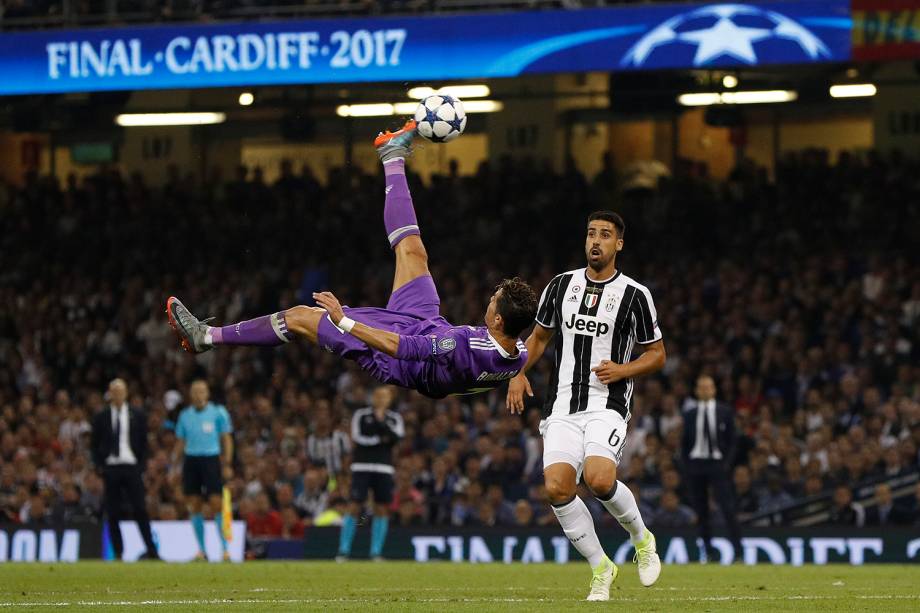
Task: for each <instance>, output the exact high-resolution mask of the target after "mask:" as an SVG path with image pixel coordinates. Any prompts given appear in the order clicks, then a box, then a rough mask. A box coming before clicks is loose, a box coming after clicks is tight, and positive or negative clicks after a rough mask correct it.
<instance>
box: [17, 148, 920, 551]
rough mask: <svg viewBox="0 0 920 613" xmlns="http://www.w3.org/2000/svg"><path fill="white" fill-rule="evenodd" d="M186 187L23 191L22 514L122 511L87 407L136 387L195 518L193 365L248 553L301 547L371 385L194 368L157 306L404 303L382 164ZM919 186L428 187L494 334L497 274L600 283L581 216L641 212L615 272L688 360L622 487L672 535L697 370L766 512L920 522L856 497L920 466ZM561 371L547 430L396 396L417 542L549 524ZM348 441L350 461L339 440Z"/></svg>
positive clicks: (329, 359) (472, 296) (219, 360)
mask: <svg viewBox="0 0 920 613" xmlns="http://www.w3.org/2000/svg"><path fill="white" fill-rule="evenodd" d="M410 167H411V164H410ZM174 170H175V172H173V174H172V177H171V179H170V180H169V181H168V182H167V184H166V185H165V186H164V187H162V188H152V187H150V186H148V185H146V184H145V182H144V180H143V178H142V177H141V176H140V175H133V176H130V177H124V176H122V175H121V174H120V173H119V172H118V171H116V170H106V169H104V170H100V171H99V172H98V173H97V174H95V175H93V176H89V177H86V178H85V179H83V180H80V181H78V180H76V179H75V178H70V179H69V180H68V181H66V182H65V184H64V185H58V183H57V182H56V181H55V180H53V179H52V178H49V177H40V176H37V175H35V174H29V175H28V176H26V177H25V180H24V183H23V185H22V186H19V187H13V186H11V185H5V186H2V189H0V253H2V254H3V262H4V265H3V266H2V268H0V521H12V522H39V523H41V522H45V523H53V522H56V521H61V520H73V519H77V518H85V519H89V520H92V519H93V518H98V516H99V514H100V508H101V496H102V482H101V479H100V478H99V477H98V476H97V474H96V472H95V470H94V467H93V466H92V464H91V462H90V460H89V454H88V448H87V447H88V431H89V420H90V419H91V416H92V415H93V414H94V412H96V411H98V410H100V408H101V407H102V406H103V403H104V398H103V393H104V391H105V389H106V385H107V383H108V381H109V380H110V379H111V378H112V377H115V376H120V377H123V378H124V379H125V380H126V381H127V382H128V385H129V397H130V402H131V404H132V405H135V406H138V407H142V408H143V409H145V410H146V412H147V415H148V419H149V431H150V446H151V453H150V461H149V464H148V467H147V471H146V477H145V479H146V482H147V486H148V487H147V492H148V507H149V511H150V515H151V517H152V518H154V519H157V518H159V519H170V518H177V517H179V518H181V517H186V516H187V510H186V508H185V504H184V501H183V498H182V494H181V479H180V478H179V475H178V474H177V470H176V468H177V467H175V466H172V465H171V462H172V449H173V446H174V444H175V441H176V438H175V433H174V424H175V419H176V417H177V414H178V411H179V410H181V408H182V407H184V406H186V405H187V402H188V401H187V388H188V384H189V383H190V381H191V380H192V379H193V378H195V377H204V378H205V379H206V380H207V381H209V383H210V387H211V392H212V396H213V398H214V399H215V400H217V401H219V402H221V403H223V404H225V405H226V407H227V409H228V410H229V412H230V415H231V417H232V420H233V426H234V438H235V446H236V449H237V452H236V460H235V476H234V478H233V479H232V481H231V482H230V487H231V489H232V490H233V493H234V501H235V505H236V508H235V513H236V515H237V516H238V517H241V518H243V519H245V520H246V521H247V522H248V525H249V529H250V534H251V535H252V536H256V537H258V536H294V537H296V536H299V535H301V534H303V532H304V530H305V528H308V527H309V526H310V525H314V524H320V525H321V524H329V523H333V524H334V523H335V522H336V519H337V517H338V516H339V514H340V513H341V512H342V511H343V509H344V503H345V497H346V494H347V492H348V491H349V490H348V482H349V474H348V462H347V446H348V433H349V430H350V423H349V421H350V415H351V412H352V411H353V410H355V409H357V408H359V407H363V406H366V405H367V404H368V396H369V393H370V391H371V390H372V389H373V384H372V381H370V380H369V379H368V378H367V377H366V376H365V375H364V374H363V373H361V372H360V371H359V370H358V369H356V368H355V367H354V366H353V365H352V364H350V363H347V362H343V361H341V360H339V359H338V358H336V357H334V356H331V355H329V354H326V353H324V352H323V351H321V350H317V349H315V348H313V347H311V346H308V345H307V344H302V343H291V344H290V345H287V346H284V347H281V348H278V349H257V348H222V349H220V350H216V351H211V352H209V353H205V354H202V355H201V356H197V357H193V356H190V355H188V354H186V353H184V352H182V351H180V350H179V347H178V344H177V343H176V340H175V338H174V337H173V335H172V332H171V330H170V329H169V328H168V326H167V324H166V318H165V315H164V313H163V308H164V301H165V298H166V297H167V296H168V295H170V294H176V295H179V296H182V298H183V300H184V301H185V302H186V304H187V305H189V307H190V308H192V310H193V311H195V312H196V313H197V314H199V315H213V316H216V317H217V321H218V322H221V323H223V322H229V321H236V320H239V319H242V318H245V317H248V316H255V315H258V314H263V313H267V312H272V311H276V310H278V309H280V308H284V307H287V306H290V305H294V304H297V303H302V302H308V301H307V300H306V299H305V297H309V296H310V295H311V292H312V291H313V290H314V289H318V288H324V289H333V290H334V291H336V293H337V295H338V296H339V297H340V298H342V299H343V302H347V303H350V304H354V305H360V304H367V305H382V304H384V303H385V302H386V297H387V293H388V290H389V287H390V283H391V276H392V265H391V258H392V256H391V255H390V253H389V249H388V246H387V243H386V240H385V236H384V231H383V225H382V222H381V216H382V205H383V197H382V193H383V190H382V177H381V176H370V175H365V174H361V173H360V172H357V171H351V172H345V171H344V170H341V169H340V170H337V171H334V172H332V173H331V174H330V176H329V177H328V178H325V179H324V181H322V182H321V181H319V180H318V179H317V178H315V177H314V176H312V175H311V174H310V173H309V171H307V170H304V171H303V172H300V173H298V172H295V170H294V169H293V168H291V166H290V165H289V164H288V165H284V167H283V169H282V175H281V177H280V178H279V179H278V180H277V181H276V182H275V183H274V184H271V185H269V184H266V183H265V182H264V181H263V179H262V174H261V172H260V170H259V169H246V168H240V169H239V171H238V173H237V174H236V176H235V177H233V178H232V179H230V180H229V181H225V180H223V179H222V178H221V177H220V175H219V173H216V172H215V173H213V174H212V175H210V176H209V177H208V178H206V179H204V180H200V179H199V178H198V177H196V176H194V175H192V174H188V175H182V174H181V173H180V172H179V171H178V169H174ZM917 177H920V163H918V161H916V160H910V159H907V158H906V157H904V156H901V155H896V154H895V155H888V156H882V155H880V154H876V153H874V152H870V153H869V154H867V155H863V156H856V155H849V154H843V155H841V156H840V158H839V159H838V160H835V161H834V163H831V161H830V160H829V158H828V156H827V154H826V153H825V152H822V151H807V152H802V153H800V154H794V155H790V156H788V157H787V158H786V159H784V160H783V162H782V164H780V166H779V167H778V168H777V169H776V172H775V178H769V177H768V175H767V173H766V172H765V171H764V170H762V169H759V168H757V167H756V166H754V165H753V164H751V163H749V162H743V163H741V164H740V165H739V166H738V167H737V168H736V169H735V171H734V172H733V173H732V174H731V176H730V178H729V179H728V180H727V181H723V182H717V181H714V180H711V179H710V178H709V177H708V176H707V173H706V168H705V166H704V165H701V164H699V163H693V162H689V161H682V162H679V163H678V164H677V165H676V166H675V168H674V172H673V175H672V176H669V177H666V178H664V179H662V181H661V184H660V185H659V186H658V187H657V188H656V189H652V190H649V189H629V185H628V184H624V183H623V180H622V178H621V174H620V173H618V172H617V171H616V168H615V166H614V164H613V161H612V160H610V159H606V160H605V166H604V170H603V171H602V172H601V173H600V174H598V175H597V176H596V177H593V178H591V179H590V180H588V179H586V178H585V177H584V176H582V174H580V173H579V172H578V171H577V170H576V169H575V167H574V164H569V165H568V169H567V170H565V171H564V172H562V173H558V174H557V173H554V172H552V170H551V169H550V168H549V167H548V166H547V165H546V163H544V162H539V161H536V160H519V161H512V160H510V159H505V160H502V161H501V162H499V163H497V164H493V165H489V164H485V163H484V164H483V165H482V166H481V167H480V169H479V171H478V173H477V174H476V175H475V176H469V177H463V176H458V175H457V174H456V173H455V172H450V173H448V174H446V175H443V176H435V177H434V178H433V179H432V181H431V182H430V184H428V185H423V184H422V183H421V182H420V181H419V180H418V178H417V177H414V176H413V177H410V181H411V184H412V189H413V195H414V198H415V201H416V208H417V210H418V213H419V221H420V224H421V227H422V231H423V236H424V237H425V239H426V243H427V245H428V248H429V253H430V259H431V266H432V270H433V274H434V276H435V279H436V281H437V283H438V286H439V290H440V294H441V297H442V311H443V314H444V315H445V316H446V317H447V318H448V319H449V320H451V321H453V322H455V323H464V322H468V323H474V322H477V321H479V320H480V319H481V317H482V315H483V313H482V310H483V307H484V305H485V304H486V297H487V296H488V295H489V293H490V291H491V288H492V287H493V286H494V285H495V283H496V282H497V281H499V280H500V279H501V278H502V277H503V276H509V275H519V276H521V277H523V278H525V279H527V280H529V281H530V282H531V283H533V284H534V285H535V286H539V287H541V288H542V287H543V285H544V284H545V283H546V282H547V281H548V280H549V279H550V278H551V277H552V276H553V275H554V274H555V273H557V272H560V271H562V270H566V269H571V268H577V267H580V266H582V265H583V261H584V255H583V251H582V245H583V232H584V230H583V228H584V220H585V217H586V214H587V213H588V212H589V211H591V210H593V209H595V208H599V207H612V208H615V209H617V210H619V211H620V212H622V214H623V215H624V217H625V219H626V222H627V230H626V236H625V240H626V249H625V251H624V252H623V253H622V254H621V258H620V260H619V266H620V268H621V269H622V270H624V271H625V272H626V273H627V274H630V275H632V276H634V277H636V278H638V279H641V280H643V281H645V282H647V283H648V284H649V285H650V289H651V291H652V293H653V296H654V297H655V300H656V303H657V309H658V313H659V315H660V320H661V329H662V331H663V333H664V337H665V342H666V346H667V349H668V362H667V365H666V367H665V370H664V371H663V372H662V373H660V374H659V375H657V376H654V377H651V378H649V379H646V380H643V381H640V382H638V384H637V386H636V391H635V395H634V408H633V417H632V421H631V428H630V435H629V436H630V438H629V439H628V444H627V451H626V454H625V457H624V460H623V465H622V467H621V475H622V477H621V478H623V479H624V480H625V481H626V482H627V483H628V484H629V485H630V487H631V488H634V490H635V492H636V494H637V498H638V499H639V500H641V507H642V510H643V514H644V516H645V518H646V521H647V523H649V524H650V525H651V526H665V527H668V526H684V525H689V524H691V523H693V522H694V517H693V515H692V512H691V511H690V510H689V508H688V504H687V492H686V491H685V488H684V486H683V484H682V479H681V472H680V466H679V462H678V460H677V458H679V453H678V452H679V450H678V448H677V446H678V445H679V441H680V436H679V432H680V428H681V406H682V403H683V402H684V401H685V400H686V399H687V398H688V397H689V396H690V395H691V393H692V390H693V381H694V379H695V377H696V376H698V375H699V374H700V373H708V374H711V375H712V376H713V377H714V378H715V380H716V382H717V384H718V387H719V397H720V398H721V399H723V400H724V401H726V402H728V403H730V404H731V405H732V406H733V407H734V408H735V409H736V411H737V423H738V425H739V427H740V429H741V431H742V436H741V437H740V442H739V445H738V449H737V454H736V456H735V458H734V462H735V465H736V468H735V472H734V480H735V486H736V490H737V493H738V497H739V505H740V511H741V512H742V517H745V516H750V515H752V514H757V513H764V512H770V511H775V510H777V509H780V508H782V507H783V506H784V505H787V504H789V503H791V502H792V501H794V500H797V499H801V498H802V497H807V496H814V495H821V494H824V495H827V496H829V497H830V496H832V498H833V505H834V506H833V508H832V510H831V513H830V516H829V520H828V521H830V522H833V523H847V524H859V523H864V522H865V523H872V522H879V523H880V522H889V523H890V522H894V523H905V522H907V523H910V522H913V523H915V524H916V522H917V521H918V519H917V518H920V487H918V488H917V490H916V492H915V493H913V495H911V496H908V497H902V498H901V499H900V500H898V501H895V502H894V503H892V504H891V505H888V508H890V509H893V510H892V511H891V512H890V513H889V512H887V511H886V513H885V514H884V516H882V515H880V514H877V513H876V514H865V513H861V512H860V511H861V509H860V508H859V507H858V506H854V504H853V497H854V488H855V487H856V486H857V485H859V484H864V483H872V482H873V481H874V480H877V479H879V478H881V477H884V476H892V475H899V474H906V473H909V472H910V471H916V470H917V469H918V457H920V456H918V450H920V267H918V261H917V254H916V249H915V246H916V245H917V244H918V243H920V236H918V232H920V208H918V207H920V205H918V203H920V181H918V180H917ZM550 362H551V360H549V359H544V360H543V361H542V362H541V363H540V364H539V365H538V367H536V368H535V369H534V370H533V371H532V376H531V381H532V382H533V383H534V385H535V391H536V398H535V399H533V400H532V401H531V404H530V408H529V410H528V411H527V412H526V414H525V416H524V417H523V418H521V417H517V416H514V417H512V416H510V415H509V414H508V413H507V411H506V410H505V407H504V395H503V394H504V389H503V388H500V389H499V390H496V391H495V392H492V393H490V394H488V395H480V396H461V397H449V398H446V399H444V400H441V401H432V400H428V399H425V398H423V397H421V396H419V395H417V394H415V393H409V392H405V391H402V392H400V394H399V395H398V399H397V403H396V408H397V409H398V410H399V411H400V412H401V414H402V416H403V418H404V420H405V424H406V436H405V438H404V439H402V441H401V442H400V443H399V445H398V447H397V450H396V467H397V470H396V477H395V480H396V495H395V498H394V501H393V503H392V505H391V510H392V512H393V514H394V517H395V518H396V519H395V523H396V524H397V525H432V524H442V525H443V524H450V525H481V526H490V525H495V524H498V525H518V526H531V525H544V524H549V523H552V522H554V521H555V518H554V515H553V514H552V513H551V512H549V508H548V506H547V504H546V503H545V501H544V497H543V492H542V491H541V490H542V486H541V476H542V474H541V471H542V466H541V439H540V436H539V434H538V422H539V420H540V412H539V402H538V401H539V399H540V397H542V395H543V392H544V390H545V389H546V384H547V380H548V378H549V372H550V368H551V364H550ZM332 439H334V440H336V441H339V442H340V444H338V445H326V444H322V443H323V442H324V441H328V440H332ZM330 450H334V451H330ZM876 495H877V496H878V497H879V500H884V499H885V496H886V491H885V486H881V487H880V488H879V491H878V492H876ZM887 496H888V499H890V498H891V492H890V490H889V491H888V492H887ZM592 503H593V499H592ZM880 508H881V507H880ZM597 517H598V518H601V519H602V521H604V522H607V523H608V524H609V523H611V522H612V521H613V520H612V518H611V517H610V516H609V514H607V513H597Z"/></svg>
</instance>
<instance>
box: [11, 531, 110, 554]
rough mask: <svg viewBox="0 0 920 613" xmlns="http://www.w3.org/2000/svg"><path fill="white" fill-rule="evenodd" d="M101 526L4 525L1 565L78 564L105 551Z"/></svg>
mask: <svg viewBox="0 0 920 613" xmlns="http://www.w3.org/2000/svg"><path fill="white" fill-rule="evenodd" d="M101 545H102V539H101V537H100V531H99V526H96V525H94V524H67V525H62V526H45V525H35V524H26V525H21V524H6V525H2V526H0V562H76V561H77V560H81V559H86V558H98V557H100V555H101V552H102V547H101Z"/></svg>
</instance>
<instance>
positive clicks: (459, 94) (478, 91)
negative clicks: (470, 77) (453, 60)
mask: <svg viewBox="0 0 920 613" xmlns="http://www.w3.org/2000/svg"><path fill="white" fill-rule="evenodd" d="M407 93H408V95H409V97H410V98H412V99H413V100H421V99H422V98H427V97H428V96H433V95H434V94H447V95H449V96H454V97H455V98H460V99H461V100H464V101H465V100H466V99H467V98H485V97H486V96H488V95H489V94H491V93H492V90H491V89H489V86H488V85H445V86H444V87H439V88H437V89H435V88H433V87H413V88H412V89H410V90H409V91H408V92H407ZM465 104H466V102H464V105H465Z"/></svg>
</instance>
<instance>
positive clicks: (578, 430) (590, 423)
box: [540, 410, 626, 473]
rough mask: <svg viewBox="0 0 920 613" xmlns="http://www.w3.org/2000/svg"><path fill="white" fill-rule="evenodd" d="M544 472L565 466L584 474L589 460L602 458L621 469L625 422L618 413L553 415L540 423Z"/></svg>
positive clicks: (598, 412)
mask: <svg viewBox="0 0 920 613" xmlns="http://www.w3.org/2000/svg"><path fill="white" fill-rule="evenodd" d="M540 434H542V435H543V469H544V470H545V469H546V467H547V466H549V465H550V464H556V463H558V462H565V463H566V464H570V465H571V466H572V467H574V468H575V471H576V472H579V473H580V472H581V468H582V464H583V463H584V461H585V458H586V457H588V456H592V455H593V456H600V457H602V458H607V459H609V460H612V461H613V462H614V463H615V464H617V465H619V463H620V456H621V455H622V453H623V447H624V446H625V445H626V420H624V419H623V416H622V415H620V414H619V413H617V412H616V411H611V410H604V411H590V412H585V413H574V414H572V415H552V416H550V417H549V418H547V419H544V420H543V421H541V422H540Z"/></svg>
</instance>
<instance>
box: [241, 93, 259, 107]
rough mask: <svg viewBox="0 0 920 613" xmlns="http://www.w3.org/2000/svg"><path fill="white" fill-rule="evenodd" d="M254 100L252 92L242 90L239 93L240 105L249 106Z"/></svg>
mask: <svg viewBox="0 0 920 613" xmlns="http://www.w3.org/2000/svg"><path fill="white" fill-rule="evenodd" d="M255 101H256V97H255V96H254V95H253V94H252V92H243V93H242V94H240V106H249V105H250V104H252V103H253V102H255Z"/></svg>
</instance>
